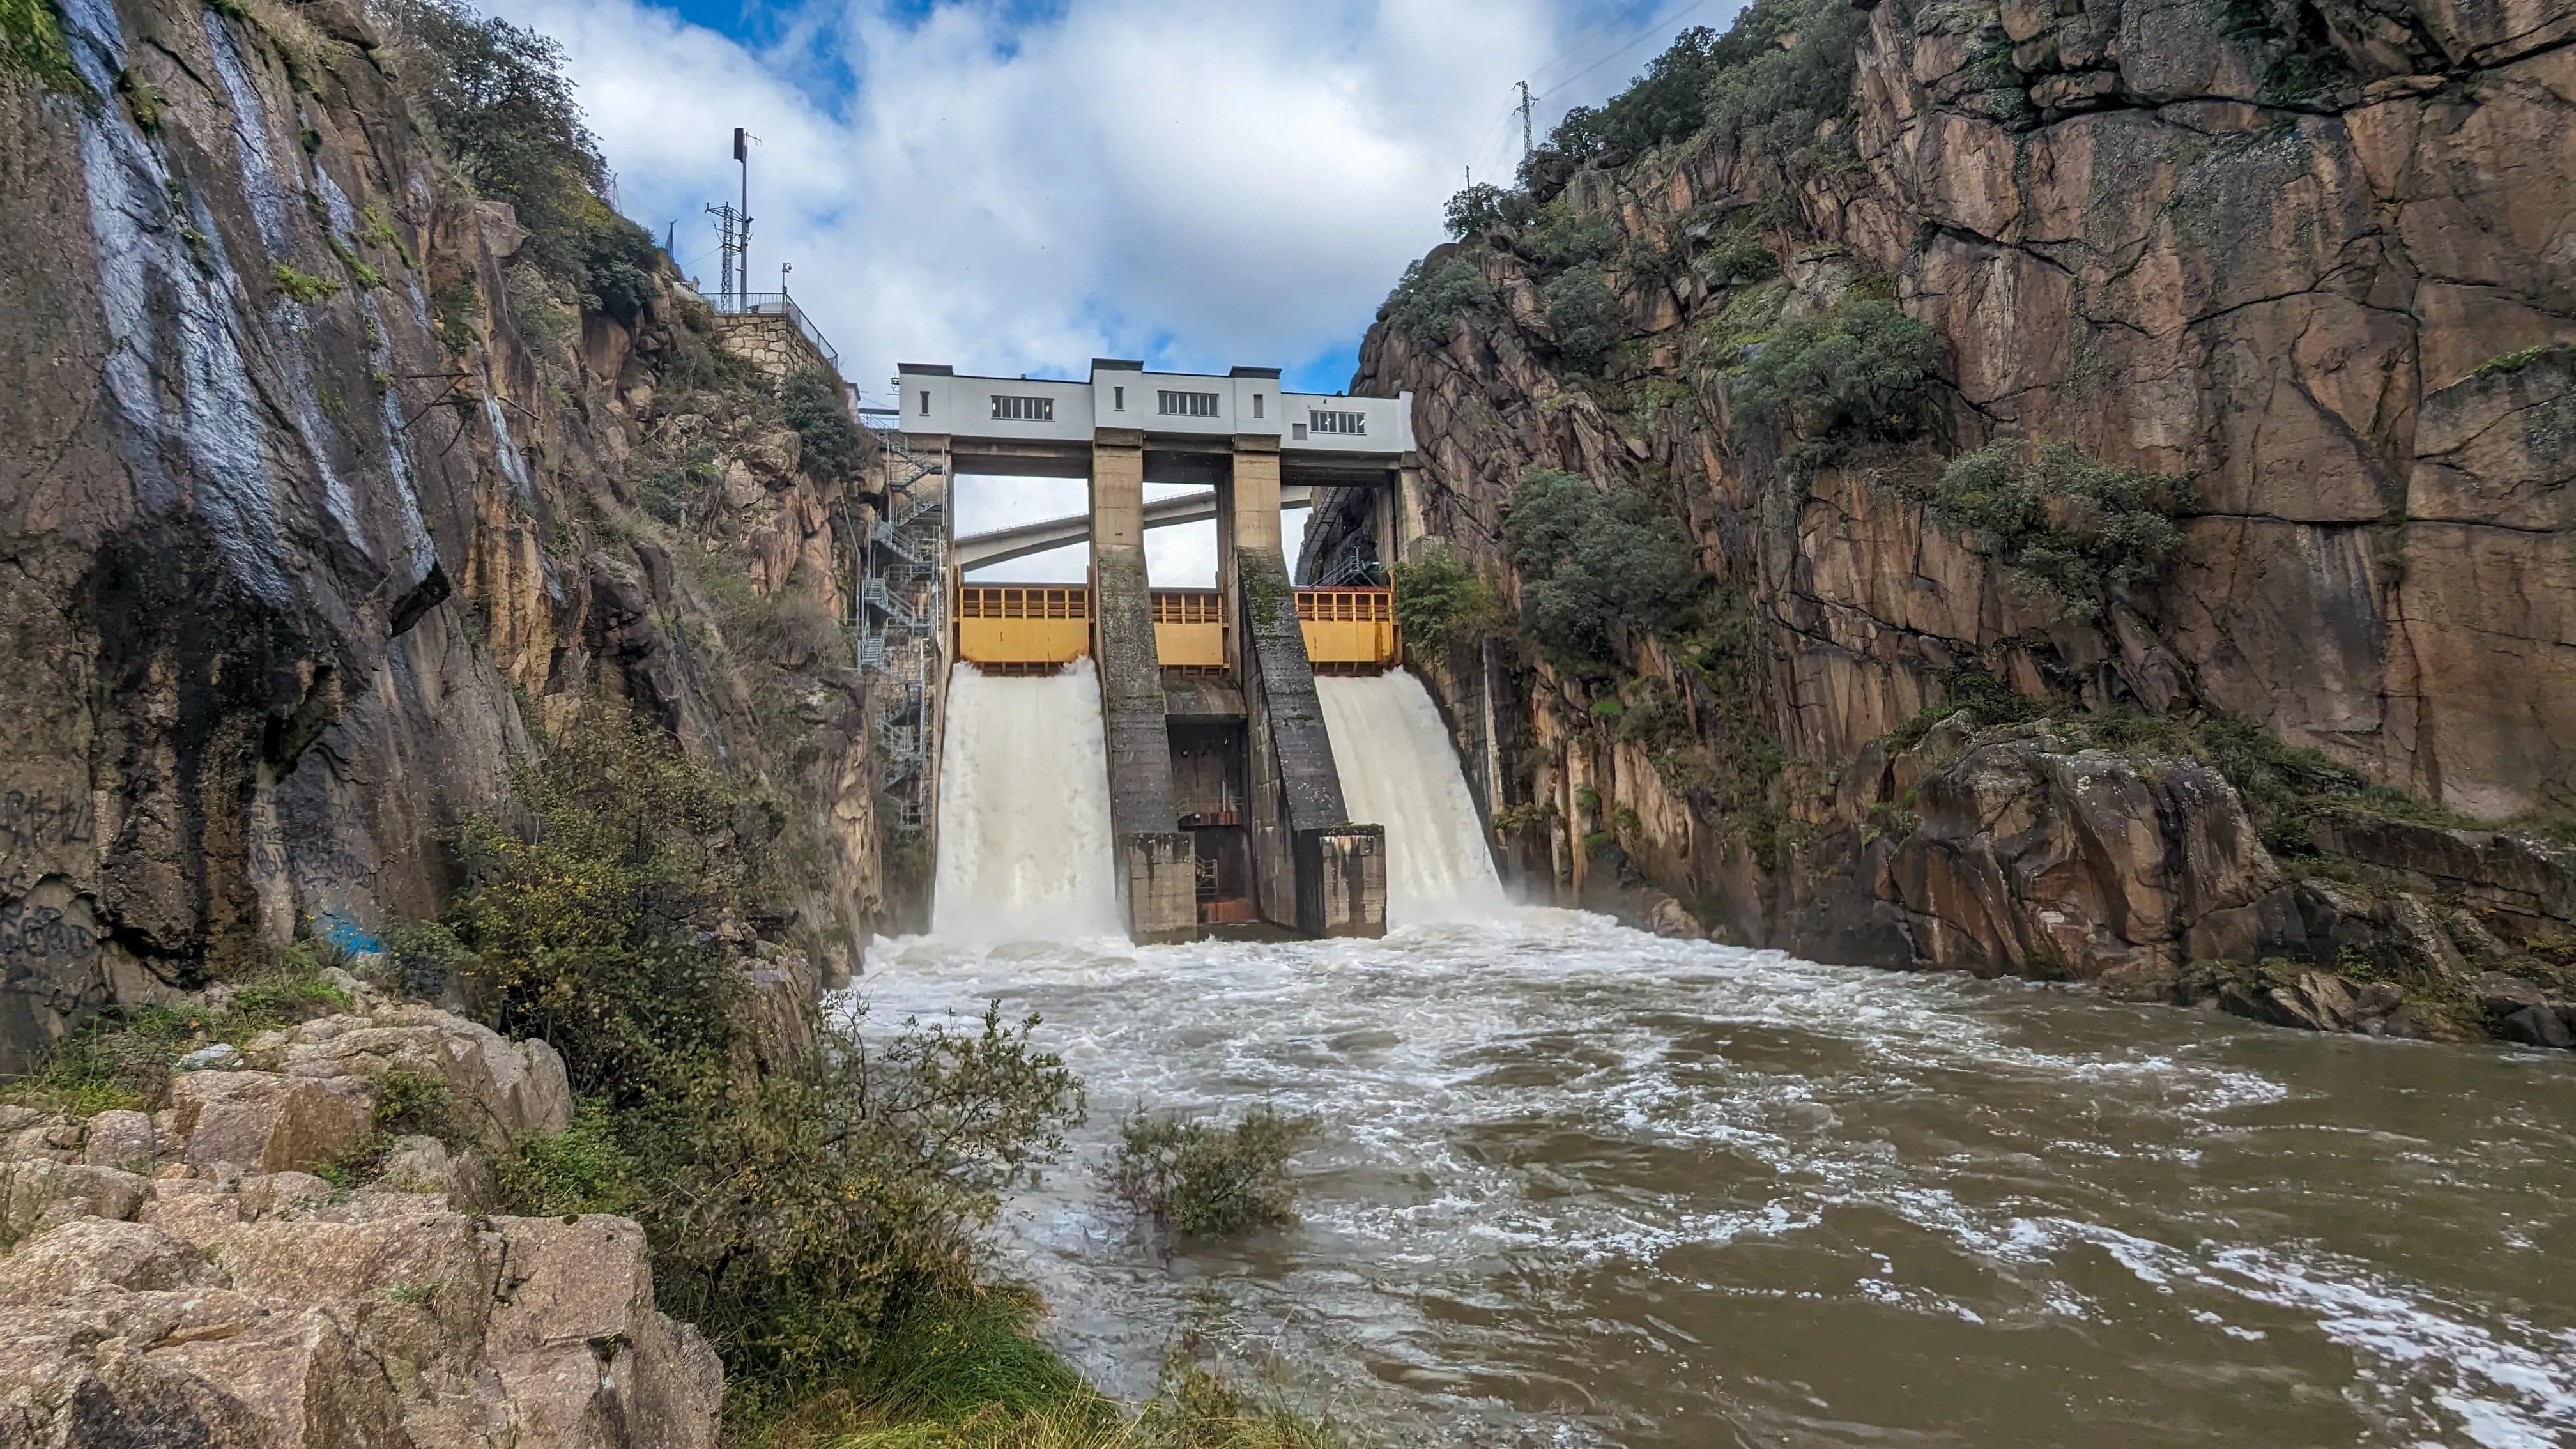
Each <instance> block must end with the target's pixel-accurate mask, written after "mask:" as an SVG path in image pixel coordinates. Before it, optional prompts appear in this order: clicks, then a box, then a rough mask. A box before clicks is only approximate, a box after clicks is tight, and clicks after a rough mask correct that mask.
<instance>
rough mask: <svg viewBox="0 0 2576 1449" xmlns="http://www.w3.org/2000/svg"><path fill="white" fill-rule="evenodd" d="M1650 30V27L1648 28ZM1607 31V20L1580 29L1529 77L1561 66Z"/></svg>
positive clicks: (1608, 27) (1544, 73) (1667, 1)
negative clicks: (1563, 46) (1562, 47)
mask: <svg viewBox="0 0 2576 1449" xmlns="http://www.w3.org/2000/svg"><path fill="white" fill-rule="evenodd" d="M1665 3H1670V0H1665ZM1650 28H1651V27H1650ZM1609 29H1610V21H1608V20H1596V21H1594V22H1592V23H1591V24H1590V25H1587V26H1585V27H1583V29H1581V30H1579V31H1576V32H1575V35H1574V38H1573V39H1572V40H1569V41H1567V42H1566V43H1565V49H1563V50H1560V51H1558V52H1557V53H1556V54H1554V55H1552V56H1550V57H1548V58H1547V60H1545V61H1544V62H1542V63H1540V65H1539V66H1538V67H1537V68H1536V69H1534V70H1532V71H1531V72H1530V74H1531V75H1534V76H1544V75H1546V74H1547V73H1548V71H1549V70H1550V69H1552V68H1554V67H1555V66H1557V65H1559V64H1561V63H1563V62H1564V61H1565V60H1566V59H1567V58H1569V57H1571V56H1572V55H1573V54H1574V53H1575V52H1576V51H1578V50H1581V49H1583V48H1584V47H1585V46H1587V45H1589V44H1590V43H1591V42H1592V41H1594V40H1596V39H1598V38H1600V37H1601V36H1603V35H1605V34H1607V33H1608V32H1609Z"/></svg>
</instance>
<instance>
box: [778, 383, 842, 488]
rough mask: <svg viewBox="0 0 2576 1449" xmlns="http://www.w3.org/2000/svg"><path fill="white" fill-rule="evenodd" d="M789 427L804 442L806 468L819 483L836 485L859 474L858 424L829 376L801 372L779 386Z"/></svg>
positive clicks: (779, 398)
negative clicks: (835, 483)
mask: <svg viewBox="0 0 2576 1449" xmlns="http://www.w3.org/2000/svg"><path fill="white" fill-rule="evenodd" d="M778 406H779V411H780V413H781V414H782V415H783V416H784V417H785V418H786V420H787V426H789V427H791V428H794V429H795V430H796V436H797V437H798V438H800V439H802V440H803V442H804V445H805V446H804V448H803V450H802V455H801V456H802V457H803V460H804V461H803V464H802V466H803V468H804V470H805V471H806V472H807V473H808V474H810V475H812V476H813V477H814V478H815V479H816V480H818V481H822V482H837V481H839V480H841V479H845V478H849V477H852V476H854V475H855V474H856V473H857V472H858V470H859V424H858V420H857V419H855V418H853V417H851V416H850V407H849V404H848V403H847V402H845V401H843V399H842V397H841V384H840V381H839V379H837V378H835V377H833V376H832V375H831V374H830V373H828V372H800V373H797V374H796V375H794V376H793V377H790V378H788V379H787V380H786V381H785V382H783V383H780V384H779V386H778Z"/></svg>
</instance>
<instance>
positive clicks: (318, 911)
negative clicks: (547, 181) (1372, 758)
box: [0, 0, 878, 1070]
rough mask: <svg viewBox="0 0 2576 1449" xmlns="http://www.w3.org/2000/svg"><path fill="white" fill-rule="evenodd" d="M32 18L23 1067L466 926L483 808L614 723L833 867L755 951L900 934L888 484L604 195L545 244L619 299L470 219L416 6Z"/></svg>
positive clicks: (8, 767)
mask: <svg viewBox="0 0 2576 1449" xmlns="http://www.w3.org/2000/svg"><path fill="white" fill-rule="evenodd" d="M22 9H25V7H22ZM16 13H17V12H13V15H14V14H16ZM29 13H30V14H32V15H35V16H36V17H37V22H36V25H35V30H34V31H32V32H31V33H29V34H27V35H20V34H18V33H16V32H17V30H18V29H20V28H23V26H24V24H26V23H27V22H24V21H23V20H20V19H13V20H12V21H11V22H10V24H11V26H12V34H11V35H10V36H9V40H10V42H11V43H10V54H11V56H12V58H13V60H14V62H15V64H13V65H12V66H11V67H9V68H7V69H6V70H5V72H0V109H5V113H6V120H5V123H0V135H5V138H6V139H5V141H0V193H5V204H0V249H4V250H5V253H6V255H8V256H9V257H11V258H14V259H15V260H14V261H13V262H12V263H11V264H10V265H8V266H5V267H0V319H5V322H6V326H7V330H8V333H9V336H10V337H11V339H12V340H11V345H9V346H8V347H6V348H5V349H0V368H5V369H6V375H5V379H0V438H5V439H6V440H7V441H8V446H7V447H5V448H0V534H5V536H6V553H7V557H8V560H9V564H10V569H11V576H10V582H9V586H8V588H7V589H6V590H5V591H0V637H5V640H6V643H5V645H0V649H5V653H6V657H7V658H8V659H9V660H10V661H11V664H12V667H11V668H10V669H9V670H8V671H7V678H6V680H5V681H0V800H4V801H5V806H0V970H5V986H0V1067H7V1068H10V1069H20V1070H23V1068H24V1067H25V1065H26V1064H27V1063H28V1062H29V1061H30V1060H31V1059H32V1058H33V1057H34V1056H35V1055H37V1054H39V1053H40V1052H41V1050H42V1049H43V1048H44V1046H45V1045H46V1044H48V1043H49V1042H51V1041H52V1040H54V1039H56V1038H58V1037H59V1036H60V1035H61V1034H62V1033H63V1031H64V1030H65V1028H66V1027H67V1025H68V1024H70V1023H72V1022H74V1021H76V1020H77V1019H78V1018H80V1017H81V1016H82V1015H84V1014H85V1013H87V1012H88V1011H90V1010H91V1009H93V1008H95V1007H96V1006H98V1005H100V1004H101V1003H103V1002H106V1001H110V1000H116V1001H123V1002H128V1003H131V1002H135V1001H141V1000H152V999H157V998H162V997H166V996H168V995H170V994H172V993H175V992H181V991H188V990H194V989H198V988H201V987H203V986H205V985H207V984H208V983H209V982H212V981H216V980H219V979H221V978H223V977H224V976H226V975H227V974H229V973H233V972H236V971H238V970H239V969H241V968H242V967H243V966H244V965H245V964H246V963H256V962H259V961H262V960H264V959H265V958H266V957H267V956H268V954H269V953H271V952H273V951H275V950H276V949H277V948H279V947H280V946H282V945H284V944H285V943H286V942H287V941H288V940H289V939H290V938H293V937H295V936H298V935H301V934H314V935H322V936H329V937H332V938H334V939H336V940H338V941H339V942H340V943H341V944H342V945H344V946H348V947H351V948H354V949H367V948H369V947H371V946H372V945H373V944H374V942H375V940H376V938H377V936H378V935H379V933H380V932H382V930H383V929H384V928H385V927H386V926H387V925H388V924H389V923H391V922H393V921H395V920H398V919H401V918H420V917H429V916H434V915H435V914H437V913H438V911H439V910H440V909H441V908H442V907H443V905H444V903H445V901H446V899H447V895H448V892H449V891H450V889H451V888H452V887H453V885H454V884H455V880H454V875H455V864H454V855H453V851H452V843H453V839H454V828H455V826H456V825H457V823H458V821H459V820H460V818H462V817H463V816H465V815H466V814H468V813H472V812H482V813H488V814H493V815H497V816H501V817H504V818H507V817H508V816H509V815H510V813H511V810H512V808H513V805H512V801H513V776H512V772H513V770H514V768H516V767H517V766H519V765H521V764H524V763H525V762H527V761H529V760H530V759H532V758H533V757H534V756H535V754H536V753H537V752H538V751H539V750H540V749H541V747H542V744H541V742H542V740H543V738H544V737H545V735H546V733H547V732H548V731H550V730H554V729H559V728H562V727H564V726H565V725H566V724H567V723H568V722H569V721H571V720H573V719H574V718H576V717H577V715H578V714H579V709H580V705H581V704H582V702H584V701H586V700H594V699H622V700H626V701H631V702H633V703H634V704H636V705H638V706H639V707H641V708H644V709H646V710H648V711H649V712H651V713H652V714H653V715H655V716H656V717H658V718H659V719H661V720H662V721H663V722H664V723H665V724H666V725H667V726H668V727H669V728H670V729H672V730H673V731H675V732H677V733H678V734H679V735H680V736H681V737H682V739H683V740H684V741H686V742H687V743H688V744H689V745H690V747H691V748H692V749H695V750H698V751H700V752H702V753H705V754H707V755H709V756H712V757H716V758H720V759H722V760H724V761H726V762H728V764H729V766H730V767H733V768H737V769H739V770H741V771H744V772H746V773H747V774H748V775H750V776H751V777H754V778H755V779H756V780H757V781H758V782H759V784H760V786H761V787H762V790H763V793H764V795H765V797H766V798H767V799H768V800H769V801H770V802H771V808H770V809H768V810H766V811H765V812H749V813H747V814H746V816H745V818H744V820H743V822H742V823H741V825H740V826H739V828H740V829H742V830H744V831H748V832H753V833H756V834H759V835H761V836H763V837H764V838H777V839H779V840H781V841H782V842H783V843H785V844H786V845H788V846H789V847H791V848H790V849H789V850H788V851H787V852H786V854H789V855H791V856H793V857H794V858H796V859H798V860H800V861H802V862H804V863H805V864H806V865H807V866H808V867H810V868H809V869H808V870H807V871H806V872H805V873H804V876H803V881H804V884H803V886H802V887H800V890H799V892H798V893H796V894H795V895H794V898H792V899H791V900H789V901H788V903H787V905H786V906H785V907H783V908H782V910H781V912H780V913H779V916H778V918H777V919H774V920H767V921H760V922H751V923H746V927H745V931H746V936H747V937H748V936H749V935H752V934H757V935H759V936H763V937H767V938H769V939H771V940H773V941H777V942H783V943H787V944H789V945H791V946H792V947H793V948H794V949H795V950H796V951H797V952H798V953H799V954H801V955H803V956H804V957H806V958H807V959H808V960H810V961H811V962H812V964H813V965H814V966H815V967H816V968H818V969H823V970H826V971H828V970H831V969H834V968H836V967H837V966H839V965H841V964H844V963H846V962H848V961H849V960H850V959H851V958H852V957H853V956H854V953H855V950H856V948H857V945H858V943H860V942H861V941H863V940H864V939H865V936H866V933H867V930H868V928H869V926H870V925H871V924H872V922H873V920H874V914H875V912H876V911H877V909H878V900H877V886H876V882H877V879H878V872H877V861H878V846H877V839H876V829H875V823H874V813H873V808H874V805H873V788H872V787H873V770H872V769H871V767H870V765H869V762H868V760H867V756H866V746H865V735H866V731H865V730H864V729H863V728H862V727H861V722H860V719H861V707H862V701H861V695H860V689H859V684H858V680H857V678H856V676H855V675H854V674H852V673H851V672H850V671H849V670H848V669H847V668H846V667H844V666H845V665H846V663H847V661H848V659H849V654H848V652H847V648H846V645H845V643H844V642H843V640H842V638H841V629H842V625H841V622H840V620H841V617H842V615H843V614H845V612H846V609H845V606H844V604H843V602H842V601H845V600H847V599H848V597H849V596H850V589H849V587H848V582H847V579H846V576H845V575H846V568H847V565H846V560H847V558H848V557H849V550H848V544H849V542H850V540H851V538H852V536H853V531H854V530H855V529H858V528H862V527H864V526H865V519H866V510H865V500H864V499H859V498H854V497H853V496H852V495H853V493H854V491H855V486H856V485H855V483H854V481H853V480H854V479H855V478H856V477H857V476H858V474H859V471H860V467H859V461H863V460H859V461H854V458H853V457H842V458H836V459H832V460H829V462H828V466H818V465H817V463H816V461H815V459H814V458H813V457H811V456H810V455H809V454H810V447H809V445H807V444H806V443H805V439H804V436H803V435H802V434H800V432H799V431H798V430H797V429H796V428H795V427H792V426H790V424H789V421H788V420H787V419H785V418H784V417H783V416H782V412H781V406H780V403H779V400H778V399H777V398H776V397H775V396H774V395H773V384H774V379H771V378H767V377H763V376H761V375H759V374H758V373H756V372H754V371H752V370H750V369H748V368H745V367H743V366H741V365H739V364H738V363H736V362H734V361H732V360H730V359H728V358H727V357H726V356H725V355H724V354H723V353H722V352H721V351H720V350H719V348H718V346H717V343H718V341H719V340H720V339H719V338H718V336H717V332H716V319H715V318H713V317H712V316H711V315H710V314H709V312H708V310H707V309H706V307H705V306H704V304H703V303H700V302H698V301H696V300H695V298H694V296H693V295H691V294H690V293H688V292H687V291H686V290H685V289H683V288H680V287H678V286H677V284H676V281H675V279H674V278H673V277H672V275H671V273H670V269H669V267H668V265H667V263H666V262H664V261H662V260H659V259H658V257H657V256H656V255H655V254H654V253H653V252H652V249H651V248H650V246H649V243H648V242H646V241H645V240H644V239H643V238H642V234H641V233H640V232H637V231H635V229H634V228H633V227H632V225H631V224H630V223H625V222H622V221H619V220H616V219H615V218H614V216H613V213H612V212H610V211H609V210H608V209H607V208H606V207H605V206H604V205H602V204H601V202H600V201H599V200H597V199H596V197H595V196H593V195H592V193H591V192H590V191H589V190H588V189H586V188H585V187H584V186H582V185H578V184H575V185H570V186H568V188H567V189H565V191H564V192H563V195H562V198H561V200H562V201H563V203H564V205H565V206H568V207H570V208H571V212H570V214H572V215H573V216H574V217H575V220H576V222H578V224H579V226H582V227H587V228H589V231H588V232H587V233H584V232H581V231H578V230H574V231H572V232H569V233H567V232H566V231H565V227H564V225H559V224H558V225H555V229H554V231H552V232H544V233H542V234H541V238H540V239H541V240H542V239H544V238H549V237H558V236H560V235H564V234H570V235H574V236H576V237H578V236H581V235H589V236H591V237H592V238H594V240H593V242H592V245H593V247H594V252H595V253H596V254H595V255H594V256H593V257H592V258H591V262H590V271H589V273H588V274H587V276H586V279H585V274H583V273H582V272H581V271H580V268H579V266H578V264H577V263H578V258H576V265H575V266H573V267H572V268H571V269H569V270H568V269H567V268H566V267H565V266H564V265H562V264H560V258H559V257H556V256H553V255H552V254H546V255H540V254H539V252H540V248H539V247H538V246H537V245H536V244H535V243H532V242H531V236H532V234H536V233H532V230H531V227H532V226H536V225H538V223H535V222H530V224H529V225H522V222H529V221H530V219H529V217H528V216H527V215H526V214H524V212H523V213H521V214H517V215H514V212H513V209H512V207H511V206H509V205H505V204H502V203H498V202H495V201H491V200H487V199H478V198H477V195H476V192H475V189H474V186H473V185H472V184H471V180H470V178H468V177H466V176H465V175H464V174H463V173H462V171H461V169H460V165H461V163H460V162H459V161H458V160H457V159H456V156H457V154H459V153H458V152H456V151H455V150H454V148H453V145H452V144H442V142H441V140H440V139H439V138H438V137H436V136H434V135H433V134H432V133H431V132H430V130H429V129H428V128H427V125H426V123H425V122H424V120H423V110H424V101H423V95H424V92H425V90H426V88H427V84H428V82H427V80H426V79H425V77H424V73H423V72H424V70H425V69H429V68H434V66H435V64H436V61H435V57H434V56H431V55H429V54H428V53H427V52H425V51H424V49H423V48H422V46H421V45H420V43H419V42H418V40H417V38H416V37H415V38H411V39H409V40H408V41H407V40H406V38H405V36H404V35H403V34H402V32H401V29H400V27H399V25H398V24H396V23H395V21H393V20H389V19H387V18H385V17H382V16H371V15H369V14H365V13H361V12H360V11H358V10H356V9H354V8H351V7H350V6H347V5H344V4H341V3H338V0H317V3H309V4H294V5H277V4H267V3H249V4H246V5H235V4H230V3H221V4H215V5H211V6H199V5H197V4H194V3H186V0H71V3H68V4H65V5H63V6H61V7H59V30H60V35H59V37H57V36H55V35H53V34H52V33H51V32H50V30H49V28H48V27H47V26H46V25H45V24H44V23H42V22H43V20H44V19H45V14H44V11H43V8H42V7H36V8H35V9H33V10H30V11H29ZM414 13H426V12H417V11H416V12H414ZM576 125H577V123H576ZM456 139H457V138H455V137H449V138H447V141H448V143H453V142H455V141H456ZM591 164H592V166H593V167H595V166H596V158H595V155H594V156H593V157H592V159H591ZM601 248H605V249H606V250H605V251H600V250H599V249H601ZM621 248H622V250H621ZM832 395H833V396H834V398H835V400H836V401H837V394H836V392H834V393H832ZM846 421H847V419H846V418H844V419H843V422H844V423H846ZM845 446H846V447H847V448H851V449H859V450H864V448H865V444H864V442H862V441H854V440H853V441H847V442H846V443H845ZM755 816H756V817H757V818H754V817H755Z"/></svg>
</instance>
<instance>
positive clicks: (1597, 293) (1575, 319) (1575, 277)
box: [1543, 262, 1628, 372]
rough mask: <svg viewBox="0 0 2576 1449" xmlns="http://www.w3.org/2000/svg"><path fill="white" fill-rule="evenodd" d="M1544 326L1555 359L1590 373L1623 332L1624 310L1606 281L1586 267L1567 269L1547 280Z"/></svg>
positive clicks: (1625, 316) (1586, 265)
mask: <svg viewBox="0 0 2576 1449" xmlns="http://www.w3.org/2000/svg"><path fill="white" fill-rule="evenodd" d="M1543 295H1544V296H1545V297H1546V298H1547V325H1548V327H1549V329H1550V330H1552V331H1553V332H1555V333H1556V351H1557V355H1558V356H1560V357H1562V358H1564V359H1565V360H1566V362H1568V363H1569V364H1571V365H1573V366H1574V367H1576V368H1577V369H1579V370H1581V371H1585V372H1589V371H1592V370H1593V369H1595V368H1597V367H1599V366H1600V365H1601V354H1602V353H1604V352H1606V351H1608V350H1609V348H1610V344H1612V343H1614V342H1616V341H1618V340H1619V335H1620V333H1622V332H1624V331H1626V330H1627V323H1628V313H1627V308H1626V307H1624V306H1622V305H1621V304H1620V301H1619V294H1618V293H1616V292H1614V291H1612V290H1611V289H1610V279H1609V278H1607V277H1605V276H1603V275H1602V274H1601V269H1600V268H1599V267H1597V266H1594V265H1592V264H1590V263H1588V262H1587V263H1585V264H1583V265H1581V266H1576V267H1570V268H1568V269H1566V270H1565V271H1562V272H1559V273H1558V274H1557V275H1556V276H1554V277H1551V278H1549V279H1548V283H1547V286H1546V287H1545V288H1544V289H1543Z"/></svg>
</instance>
